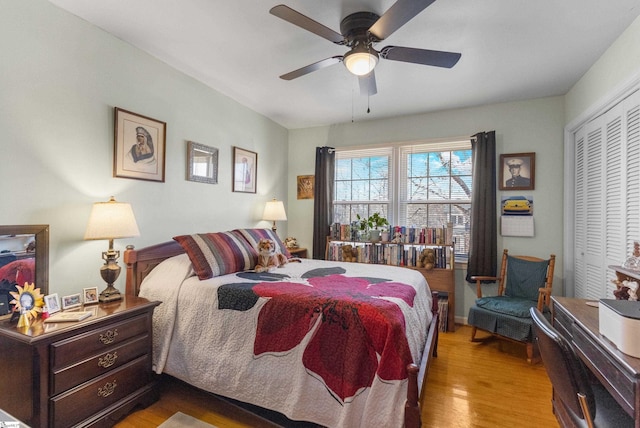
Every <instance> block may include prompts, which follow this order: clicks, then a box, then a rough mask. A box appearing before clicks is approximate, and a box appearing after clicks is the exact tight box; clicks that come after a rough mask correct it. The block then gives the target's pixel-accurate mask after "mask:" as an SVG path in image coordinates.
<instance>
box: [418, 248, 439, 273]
mask: <svg viewBox="0 0 640 428" xmlns="http://www.w3.org/2000/svg"><path fill="white" fill-rule="evenodd" d="M435 263H436V252H435V250H434V249H433V248H425V249H424V250H422V253H420V260H418V267H421V268H424V269H427V270H431V269H433V268H434V266H435Z"/></svg>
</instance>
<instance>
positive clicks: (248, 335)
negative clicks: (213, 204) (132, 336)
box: [124, 229, 438, 428]
mask: <svg viewBox="0 0 640 428" xmlns="http://www.w3.org/2000/svg"><path fill="white" fill-rule="evenodd" d="M247 231H248V232H249V234H251V233H253V234H254V235H256V234H257V235H260V234H263V235H268V236H270V237H273V235H270V234H269V232H271V231H270V230H268V229H264V230H258V229H236V230H234V231H230V232H223V233H216V234H194V235H185V236H182V237H176V238H174V240H173V241H168V242H165V243H161V244H157V245H154V246H151V247H147V248H143V249H140V250H135V249H133V248H132V247H130V248H128V249H127V251H125V254H124V261H125V263H126V266H127V285H126V287H127V289H126V293H127V294H135V295H140V296H142V297H146V298H148V299H150V300H158V301H161V302H162V304H161V305H160V306H159V307H158V308H157V309H156V311H155V313H154V332H153V335H154V338H153V342H154V345H153V346H154V349H153V367H154V370H155V371H156V373H165V374H168V375H171V376H173V377H175V378H178V379H180V380H182V381H185V382H187V383H189V384H191V385H193V386H195V387H198V388H200V389H203V390H206V391H209V392H212V393H215V394H219V395H222V396H226V397H229V398H232V399H236V400H239V401H242V402H247V403H250V404H254V405H258V406H261V407H264V408H267V409H270V410H275V411H278V412H280V413H282V414H284V415H285V416H287V417H288V418H290V419H292V420H300V421H307V422H312V423H316V424H319V425H321V426H328V427H368V426H385V427H402V426H405V427H407V428H417V427H420V426H421V422H420V408H419V403H420V401H421V400H420V396H421V394H422V391H423V390H424V388H423V386H424V383H425V382H424V380H425V379H426V373H427V371H428V367H429V363H430V360H431V357H434V356H436V351H437V337H438V330H437V325H438V322H437V321H438V320H437V318H438V316H437V298H435V297H434V295H432V293H431V292H430V291H429V288H428V286H427V284H426V281H425V279H424V277H423V276H422V275H421V274H420V273H418V272H416V271H414V270H411V269H404V268H396V267H392V266H381V265H367V264H358V263H343V262H328V261H321V260H308V259H300V260H299V261H290V262H289V263H287V264H285V265H284V266H283V267H281V268H278V269H275V270H272V271H270V272H262V273H258V272H255V271H253V270H252V269H251V267H252V262H251V258H252V257H253V256H252V255H251V254H244V253H243V252H245V253H246V252H247V251H249V250H248V249H249V248H251V247H252V245H253V244H254V242H252V241H251V239H248V240H247V239H245V238H247V236H246V235H247ZM243 233H244V234H245V235H244V236H243V235H242V234H243ZM205 235H206V236H205ZM179 238H182V240H181V239H179ZM254 238H255V236H254ZM274 238H275V240H277V241H278V243H279V245H280V246H281V247H280V248H281V250H282V251H283V253H286V248H285V247H284V246H282V244H281V242H279V240H278V239H277V236H276V237H274ZM202 239H211V240H215V239H218V240H219V241H220V242H221V243H222V245H218V243H216V242H213V241H212V242H213V244H212V243H211V242H208V245H205V244H203V242H202ZM185 240H186V241H185ZM187 241H188V242H187ZM226 241H229V242H230V243H231V244H232V245H231V246H233V245H236V246H243V250H241V251H239V252H236V253H235V255H230V254H231V253H233V252H234V251H233V249H232V250H230V249H229V248H228V247H227V245H228V243H227V242H226ZM231 241H233V242H231ZM243 241H246V242H243ZM195 247H199V248H196V250H197V251H196V252H198V251H200V249H201V248H205V252H207V254H204V255H203V254H201V253H199V254H198V255H199V256H200V257H201V258H200V259H198V257H197V255H194V254H193V249H194V248H195ZM253 248H255V247H253ZM234 249H235V247H234ZM221 254H226V256H221ZM243 257H244V259H243V260H240V259H242V258H243ZM216 258H218V259H221V260H222V263H218V264H217V265H216V263H215V260H213V259H216ZM212 260H213V261H212ZM225 263H226V264H225ZM203 265H205V266H204V268H205V269H211V270H212V272H208V274H209V275H208V277H207V276H206V275H205V277H204V279H201V273H202V268H203ZM221 265H224V266H222V267H223V268H222V269H218V268H220V266H221ZM229 265H231V266H229ZM254 265H255V263H254ZM212 266H213V268H212Z"/></svg>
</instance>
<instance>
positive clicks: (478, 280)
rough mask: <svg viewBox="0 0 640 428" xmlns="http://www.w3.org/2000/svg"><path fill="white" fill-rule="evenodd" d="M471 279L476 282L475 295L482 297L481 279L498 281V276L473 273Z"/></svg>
mask: <svg viewBox="0 0 640 428" xmlns="http://www.w3.org/2000/svg"><path fill="white" fill-rule="evenodd" d="M471 279H472V280H474V281H475V282H476V295H477V296H478V299H480V298H481V297H482V281H500V277H497V276H483V275H479V276H475V275H474V276H472V277H471Z"/></svg>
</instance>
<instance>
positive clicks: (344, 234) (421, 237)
mask: <svg viewBox="0 0 640 428" xmlns="http://www.w3.org/2000/svg"><path fill="white" fill-rule="evenodd" d="M359 232H360V229H359V228H358V227H357V226H356V223H355V222H354V223H352V224H340V223H334V224H332V225H331V231H330V238H331V239H339V240H342V241H367V240H368V239H369V238H368V237H364V239H363V238H362V236H360V235H359ZM388 241H392V242H394V243H403V244H430V245H443V244H452V243H453V224H452V223H447V225H446V226H442V227H406V226H393V227H391V228H390V229H389V237H388Z"/></svg>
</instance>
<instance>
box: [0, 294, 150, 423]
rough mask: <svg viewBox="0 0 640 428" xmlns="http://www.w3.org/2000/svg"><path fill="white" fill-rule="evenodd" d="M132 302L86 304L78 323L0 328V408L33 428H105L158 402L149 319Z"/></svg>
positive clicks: (145, 307)
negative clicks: (86, 313) (87, 313)
mask: <svg viewBox="0 0 640 428" xmlns="http://www.w3.org/2000/svg"><path fill="white" fill-rule="evenodd" d="M158 304H159V302H149V301H147V300H146V299H143V298H140V297H134V296H125V297H124V298H123V299H122V300H120V301H115V302H110V303H104V304H102V303H101V304H97V305H88V306H86V307H85V308H81V309H83V310H88V311H94V312H95V315H93V316H91V317H90V318H87V319H86V320H83V321H79V322H65V323H44V322H43V321H42V320H41V319H38V320H36V321H33V322H32V323H31V325H30V326H29V327H28V328H21V329H18V328H17V327H16V324H15V323H13V324H12V323H9V321H7V320H4V321H0V362H2V368H3V373H0V408H2V409H3V410H5V411H7V412H9V413H11V414H12V415H13V416H15V417H16V418H18V419H19V420H21V421H23V422H25V423H26V424H28V425H30V426H32V427H34V428H38V427H68V426H82V427H85V426H87V427H88V426H91V427H111V426H113V425H114V424H115V421H117V420H118V419H120V418H122V417H123V416H124V415H126V414H127V413H128V412H130V411H131V410H132V409H133V408H134V407H136V406H138V405H140V406H148V405H149V404H151V403H153V402H154V401H156V400H157V399H158V389H157V388H156V385H155V382H156V380H155V375H154V374H153V372H152V370H151V345H152V342H151V341H152V315H153V310H154V309H155V307H156V306H157V305H158Z"/></svg>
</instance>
